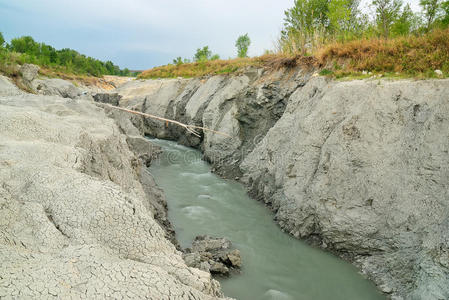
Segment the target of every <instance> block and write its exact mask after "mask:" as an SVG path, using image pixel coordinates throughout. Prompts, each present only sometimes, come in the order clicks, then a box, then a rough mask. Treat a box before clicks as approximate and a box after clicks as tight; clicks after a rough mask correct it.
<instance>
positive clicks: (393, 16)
mask: <svg viewBox="0 0 449 300" xmlns="http://www.w3.org/2000/svg"><path fill="white" fill-rule="evenodd" d="M372 5H373V6H374V7H375V10H376V19H375V21H376V24H377V28H378V30H379V32H380V34H381V35H382V36H383V37H385V38H388V37H389V36H390V31H391V27H392V25H393V24H394V23H395V22H396V20H397V19H398V17H399V14H400V11H401V6H402V0H373V2H372Z"/></svg>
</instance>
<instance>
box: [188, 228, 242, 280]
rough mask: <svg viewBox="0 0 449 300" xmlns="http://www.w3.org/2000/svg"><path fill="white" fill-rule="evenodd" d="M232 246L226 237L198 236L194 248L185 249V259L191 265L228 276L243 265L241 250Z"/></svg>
mask: <svg viewBox="0 0 449 300" xmlns="http://www.w3.org/2000/svg"><path fill="white" fill-rule="evenodd" d="M231 246H232V243H231V241H229V240H228V239H225V238H213V237H210V236H207V235H202V236H197V237H196V238H195V239H194V241H193V243H192V248H187V249H185V250H184V255H183V257H184V261H185V262H186V264H187V265H188V266H190V267H195V268H198V269H201V270H203V271H208V272H210V273H211V274H216V275H222V276H228V275H229V274H230V272H231V271H235V270H238V269H240V268H241V266H242V259H241V257H240V251H239V250H237V249H231Z"/></svg>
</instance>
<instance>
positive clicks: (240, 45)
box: [235, 33, 251, 57]
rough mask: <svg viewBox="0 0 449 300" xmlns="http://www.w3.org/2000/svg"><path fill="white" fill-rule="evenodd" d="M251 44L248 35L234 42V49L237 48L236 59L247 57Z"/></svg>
mask: <svg viewBox="0 0 449 300" xmlns="http://www.w3.org/2000/svg"><path fill="white" fill-rule="evenodd" d="M250 44H251V39H250V38H249V36H248V34H247V33H246V34H245V35H241V36H239V38H238V39H237V41H236V42H235V47H237V56H238V57H247V56H248V48H249V45H250Z"/></svg>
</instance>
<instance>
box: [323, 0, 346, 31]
mask: <svg viewBox="0 0 449 300" xmlns="http://www.w3.org/2000/svg"><path fill="white" fill-rule="evenodd" d="M351 5H352V1H351V0H333V1H330V3H329V8H328V12H327V17H328V18H329V25H330V27H331V29H332V30H333V31H334V32H335V34H337V37H338V38H339V39H344V38H345V35H347V34H348V33H349V32H350V31H351V25H352V24H351V23H352V22H351V20H352V7H351Z"/></svg>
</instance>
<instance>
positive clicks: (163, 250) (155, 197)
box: [0, 76, 222, 300]
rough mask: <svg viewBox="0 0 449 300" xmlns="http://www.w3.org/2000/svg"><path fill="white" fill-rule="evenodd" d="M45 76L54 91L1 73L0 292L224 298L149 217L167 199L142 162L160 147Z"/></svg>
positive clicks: (159, 213) (159, 215) (159, 216)
mask: <svg viewBox="0 0 449 300" xmlns="http://www.w3.org/2000/svg"><path fill="white" fill-rule="evenodd" d="M42 84H48V85H55V84H57V89H54V90H53V91H56V92H55V93H54V94H56V95H50V94H51V93H53V92H51V91H50V90H47V91H46V92H45V93H46V94H47V95H33V94H27V93H24V92H22V91H20V90H18V89H17V88H16V87H15V86H14V85H13V84H12V83H11V82H10V81H9V80H8V79H7V78H5V77H3V76H0V257H1V259H0V298H2V299H41V298H43V299H47V298H60V299H68V298H70V299H72V298H74V299H109V298H114V299H158V300H159V299H217V298H221V297H222V293H221V291H220V285H219V283H218V282H217V281H215V280H213V279H211V276H210V274H209V273H206V272H203V271H201V270H199V269H195V268H189V267H187V266H186V264H185V262H184V260H183V258H182V254H181V252H179V251H177V249H176V248H175V246H174V245H173V244H172V243H171V242H170V241H169V239H168V238H170V235H169V234H167V232H166V231H164V229H163V228H162V227H161V226H160V224H159V223H158V222H157V221H156V220H158V221H159V222H160V223H161V224H162V225H164V226H166V225H167V224H163V223H164V218H165V216H164V214H165V208H164V207H163V206H164V201H163V199H161V195H160V192H159V191H158V189H157V188H156V187H155V185H154V182H153V181H152V178H151V175H149V174H148V173H147V172H146V168H144V167H143V166H142V163H143V162H148V161H149V160H150V156H151V154H152V153H154V152H157V149H153V148H152V147H151V144H150V143H149V142H148V141H147V140H146V139H144V138H143V137H141V136H139V132H138V130H137V129H136V128H134V127H133V126H132V124H131V122H130V121H129V119H127V120H122V121H123V122H122V123H120V128H119V126H117V124H116V122H115V121H114V120H113V119H112V118H109V117H108V116H107V115H106V114H105V111H104V110H103V108H101V107H98V106H97V105H96V104H95V103H94V102H93V100H92V99H91V98H90V97H89V96H88V95H86V96H81V95H83V94H84V93H83V91H81V90H79V89H77V88H76V87H75V86H73V85H71V84H69V83H67V82H65V83H64V84H61V83H60V82H59V81H58V82H55V81H54V80H46V79H43V80H42ZM48 91H50V92H48ZM67 91H70V93H67ZM111 114H112V113H111ZM118 120H120V118H118ZM125 121H127V122H125ZM117 122H118V121H117ZM127 125H128V126H127ZM124 129H127V131H128V132H125V131H124ZM122 132H124V133H129V134H128V135H125V134H123V133H122ZM131 133H134V134H135V135H132V134H131ZM142 183H143V185H142Z"/></svg>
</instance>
